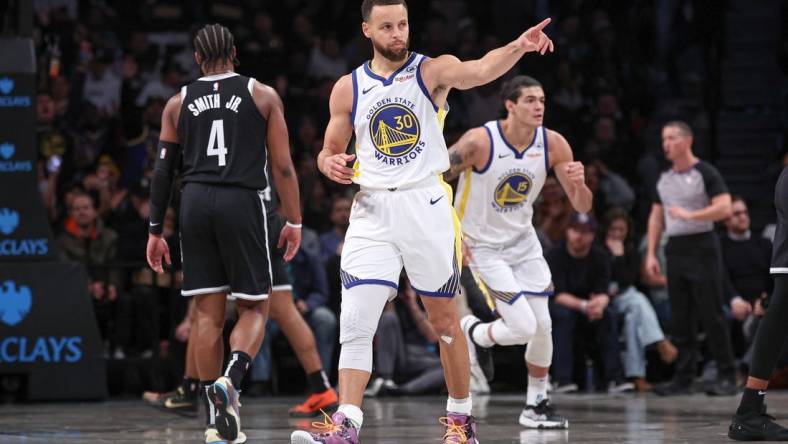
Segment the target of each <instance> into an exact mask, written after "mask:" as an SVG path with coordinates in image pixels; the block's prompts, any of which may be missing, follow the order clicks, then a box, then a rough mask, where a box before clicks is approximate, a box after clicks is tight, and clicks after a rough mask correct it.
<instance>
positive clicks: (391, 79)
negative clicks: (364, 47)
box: [364, 51, 416, 86]
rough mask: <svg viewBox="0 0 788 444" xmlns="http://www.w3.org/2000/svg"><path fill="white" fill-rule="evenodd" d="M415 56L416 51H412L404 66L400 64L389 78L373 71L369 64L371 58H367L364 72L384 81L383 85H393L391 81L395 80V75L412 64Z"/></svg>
mask: <svg viewBox="0 0 788 444" xmlns="http://www.w3.org/2000/svg"><path fill="white" fill-rule="evenodd" d="M414 58H416V53H415V52H413V51H411V53H410V56H408V59H407V60H405V63H403V64H402V66H400V67H399V68H397V70H396V71H394V72H393V73H391V75H390V76H389V77H388V78H386V77H383V76H379V75H377V74H375V73H374V72H373V71H372V69H371V68H370V67H369V64H370V63H371V62H372V61H371V60H367V61H366V62H364V72H365V73H367V75H368V76H370V77H371V78H373V79H375V80H378V81H380V82H382V83H383V86H388V85H391V82H393V81H394V77H397V75H398V74H399V73H401V72H402V70H404V69H405V68H407V67H408V66H410V64H411V63H413V59H414Z"/></svg>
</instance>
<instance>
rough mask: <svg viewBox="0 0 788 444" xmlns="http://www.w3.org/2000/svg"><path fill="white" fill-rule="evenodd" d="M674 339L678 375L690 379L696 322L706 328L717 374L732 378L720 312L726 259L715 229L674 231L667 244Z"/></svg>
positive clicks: (694, 360) (727, 338)
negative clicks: (723, 266)
mask: <svg viewBox="0 0 788 444" xmlns="http://www.w3.org/2000/svg"><path fill="white" fill-rule="evenodd" d="M665 253H666V259H667V277H668V295H669V297H670V308H671V312H672V318H673V322H672V325H673V329H672V332H673V343H674V344H675V345H676V347H677V348H678V350H679V356H678V360H677V361H676V375H675V377H674V378H675V380H677V381H678V382H680V383H683V384H690V383H691V382H692V380H693V379H694V377H695V371H696V369H697V360H698V344H697V338H696V336H697V334H698V322H699V321H700V325H701V326H703V330H704V331H705V332H706V338H707V342H708V347H709V350H710V352H711V354H712V356H713V358H714V360H715V361H716V362H717V370H718V372H719V377H720V378H721V379H723V378H728V379H731V378H734V376H735V367H734V361H733V350H732V348H731V341H730V334H729V332H728V325H727V323H726V321H725V318H724V316H723V313H722V306H723V304H724V299H723V285H722V273H723V270H722V260H721V256H720V247H719V241H718V240H717V237H716V235H714V233H702V234H693V235H687V236H674V237H671V238H670V240H669V241H668V245H667V247H666V248H665Z"/></svg>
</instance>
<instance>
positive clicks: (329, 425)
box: [312, 409, 342, 434]
mask: <svg viewBox="0 0 788 444" xmlns="http://www.w3.org/2000/svg"><path fill="white" fill-rule="evenodd" d="M320 413H322V414H323V422H319V421H315V422H313V423H312V427H314V428H316V429H318V430H323V431H324V432H323V433H325V434H330V433H334V432H338V431H340V430H342V425H341V424H335V423H334V420H333V419H331V417H330V416H328V413H326V412H325V411H323V410H322V409H321V410H320Z"/></svg>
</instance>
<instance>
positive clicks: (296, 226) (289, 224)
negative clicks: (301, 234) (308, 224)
mask: <svg viewBox="0 0 788 444" xmlns="http://www.w3.org/2000/svg"><path fill="white" fill-rule="evenodd" d="M285 225H287V226H288V227H290V228H301V226H302V225H303V224H293V223H290V222H285Z"/></svg>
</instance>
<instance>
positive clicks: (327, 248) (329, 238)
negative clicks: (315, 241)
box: [320, 196, 353, 263]
mask: <svg viewBox="0 0 788 444" xmlns="http://www.w3.org/2000/svg"><path fill="white" fill-rule="evenodd" d="M352 205H353V199H351V198H349V197H347V196H337V197H335V198H334V202H333V203H332V204H331V215H330V218H331V224H332V225H333V226H332V227H331V229H330V230H328V231H326V232H325V233H323V234H321V235H320V247H321V252H320V258H321V260H322V261H323V262H324V263H325V262H328V260H329V259H331V258H332V257H334V256H340V255H341V254H342V245H343V244H344V243H345V233H347V227H348V226H349V225H350V207H351V206H352Z"/></svg>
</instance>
